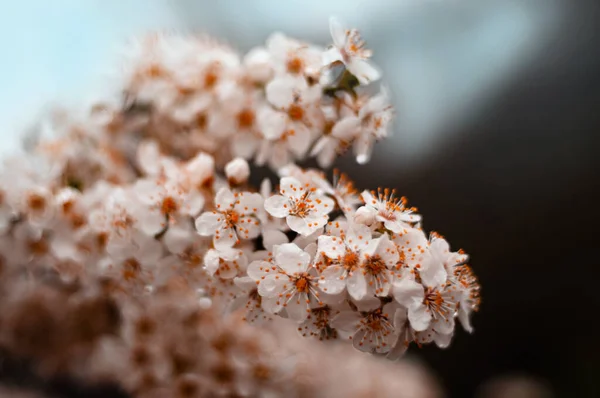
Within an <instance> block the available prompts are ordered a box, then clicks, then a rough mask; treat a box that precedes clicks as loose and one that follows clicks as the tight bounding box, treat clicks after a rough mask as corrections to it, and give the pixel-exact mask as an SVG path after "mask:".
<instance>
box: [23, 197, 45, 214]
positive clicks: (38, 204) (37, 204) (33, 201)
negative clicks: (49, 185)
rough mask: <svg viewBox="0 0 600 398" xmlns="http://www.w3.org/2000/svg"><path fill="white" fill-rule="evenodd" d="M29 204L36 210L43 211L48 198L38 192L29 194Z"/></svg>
mask: <svg viewBox="0 0 600 398" xmlns="http://www.w3.org/2000/svg"><path fill="white" fill-rule="evenodd" d="M27 206H29V208H30V209H31V210H34V211H42V210H44V209H45V208H46V199H45V198H44V197H43V196H41V195H38V194H36V193H34V194H32V195H30V196H29V199H28V200H27Z"/></svg>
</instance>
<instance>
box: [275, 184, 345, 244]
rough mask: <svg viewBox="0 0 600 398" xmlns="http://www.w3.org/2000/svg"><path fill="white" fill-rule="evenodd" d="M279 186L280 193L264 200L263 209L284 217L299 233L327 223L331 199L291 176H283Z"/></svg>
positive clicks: (278, 216)
mask: <svg viewBox="0 0 600 398" xmlns="http://www.w3.org/2000/svg"><path fill="white" fill-rule="evenodd" d="M280 186H281V187H280V193H281V195H274V196H271V197H270V198H269V199H267V200H266V201H265V210H267V212H268V213H269V214H271V215H272V216H273V217H277V218H283V217H285V218H286V221H287V224H288V225H289V227H290V228H291V229H292V230H294V231H296V232H298V233H299V234H301V235H310V234H311V233H313V232H314V231H316V230H317V229H319V228H321V227H323V226H324V225H325V224H327V220H328V219H329V217H328V216H327V215H328V214H329V213H330V212H331V211H332V210H333V206H334V202H333V200H331V199H330V198H328V197H327V196H324V195H321V194H319V193H318V192H317V191H316V189H314V188H309V187H308V186H306V185H302V184H301V183H300V181H298V180H297V179H295V178H293V177H283V178H282V179H281V183H280Z"/></svg>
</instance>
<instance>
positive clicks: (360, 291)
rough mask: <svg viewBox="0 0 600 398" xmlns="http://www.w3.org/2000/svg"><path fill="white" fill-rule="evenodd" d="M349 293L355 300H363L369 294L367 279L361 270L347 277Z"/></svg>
mask: <svg viewBox="0 0 600 398" xmlns="http://www.w3.org/2000/svg"><path fill="white" fill-rule="evenodd" d="M346 285H347V286H348V294H349V295H350V297H352V298H353V299H354V300H362V299H363V298H364V297H365V296H366V295H367V280H366V279H365V276H364V275H363V273H362V272H360V271H355V272H353V273H352V274H350V275H349V276H348V278H347V279H346Z"/></svg>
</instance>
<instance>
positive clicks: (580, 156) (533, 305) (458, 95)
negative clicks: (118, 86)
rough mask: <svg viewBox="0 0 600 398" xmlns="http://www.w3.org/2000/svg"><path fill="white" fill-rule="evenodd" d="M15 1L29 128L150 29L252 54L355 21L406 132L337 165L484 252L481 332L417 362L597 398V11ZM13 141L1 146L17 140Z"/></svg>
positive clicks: (16, 91) (13, 78) (11, 70)
mask: <svg viewBox="0 0 600 398" xmlns="http://www.w3.org/2000/svg"><path fill="white" fill-rule="evenodd" d="M9 3H10V2H7V3H6V4H4V3H3V5H2V9H3V10H2V11H3V12H2V13H0V14H2V15H3V16H1V17H0V22H2V18H4V19H6V21H4V22H6V23H4V25H3V26H4V28H3V29H5V31H3V34H2V35H0V36H2V37H0V40H1V41H0V43H3V44H5V46H4V47H5V49H6V51H7V57H6V59H5V62H4V64H5V65H4V66H3V68H5V71H4V73H2V74H0V75H1V76H0V78H1V79H2V80H1V81H0V83H2V84H3V87H5V90H4V91H5V92H4V94H2V96H0V104H3V103H4V104H6V106H4V111H3V112H5V113H6V115H9V114H10V115H17V116H20V117H21V119H22V120H26V119H27V115H28V114H29V110H28V108H26V107H24V106H23V104H27V105H31V106H40V105H43V100H42V99H40V98H49V99H51V98H50V97H55V98H59V99H62V100H65V99H68V98H73V97H76V95H79V94H81V93H84V92H85V91H89V90H90V87H92V86H93V83H94V82H96V81H97V80H96V79H95V78H90V76H96V75H95V73H98V72H100V73H104V72H105V70H104V69H102V68H100V67H98V65H99V64H98V62H97V61H98V60H101V59H104V58H106V57H107V54H110V53H111V52H112V51H113V47H114V46H115V45H116V44H118V42H119V40H121V39H122V38H123V37H126V36H128V35H130V34H134V33H138V32H141V31H144V30H146V29H148V28H164V27H167V28H182V29H184V30H186V29H187V30H199V29H200V30H205V31H208V32H209V33H213V34H215V35H218V36H221V37H225V38H226V39H227V40H228V41H230V42H231V43H232V44H234V45H236V46H237V47H238V48H240V49H242V50H246V49H248V48H250V47H251V46H254V45H258V44H261V43H262V42H264V39H265V38H266V37H267V35H268V34H269V33H270V32H272V31H274V30H283V31H284V32H286V33H288V34H289V35H291V36H296V37H299V38H303V39H306V40H310V41H315V42H317V43H322V44H324V43H326V42H328V29H327V19H328V16H329V15H332V14H334V15H338V16H340V17H342V18H343V19H345V20H346V21H348V22H349V23H351V24H352V25H355V26H358V27H359V28H360V29H361V30H362V31H363V33H364V36H365V37H366V39H367V41H368V43H369V45H370V46H371V47H372V48H374V50H375V52H376V55H375V61H376V62H377V63H378V64H379V65H380V66H381V67H382V69H383V70H384V73H385V79H386V81H387V83H389V85H390V86H391V88H392V91H393V93H394V97H395V100H396V107H397V110H398V123H397V131H396V133H395V135H394V137H393V138H392V139H390V140H388V141H386V142H385V143H384V144H380V145H379V146H377V147H376V150H375V154H374V156H373V160H372V162H371V163H370V164H369V165H367V166H364V167H359V166H358V165H356V164H355V163H354V161H353V160H352V159H350V158H348V157H346V158H344V159H342V160H341V161H339V162H338V164H337V165H336V166H337V167H339V168H340V169H342V170H343V171H346V172H348V174H350V175H351V176H352V177H353V178H354V179H355V180H356V181H357V185H358V186H359V187H360V188H374V187H376V186H387V187H395V188H397V189H398V190H399V191H400V192H401V194H403V195H406V196H408V197H409V199H410V203H411V204H413V205H415V206H417V207H418V208H419V210H420V212H421V213H422V214H424V215H425V224H424V225H425V228H426V229H428V230H432V229H433V230H436V231H438V232H440V233H442V234H443V235H444V236H446V237H447V239H448V240H449V241H450V242H451V244H452V245H453V247H454V248H456V249H458V248H464V249H465V250H466V251H467V252H468V253H469V254H470V255H471V264H472V266H473V268H474V269H475V271H476V273H477V275H478V276H479V278H480V281H481V284H482V286H483V291H482V295H483V303H482V306H481V311H480V312H479V313H478V314H475V317H474V326H475V333H474V334H473V335H470V336H469V335H467V334H466V333H465V332H463V331H459V332H458V333H457V335H456V337H455V340H454V342H453V344H452V345H451V347H450V348H449V349H447V350H439V349H437V348H434V347H428V348H424V349H421V350H419V349H413V350H411V352H410V356H411V357H413V358H414V359H416V360H422V361H424V362H425V363H426V364H427V365H428V367H429V368H430V370H431V371H432V372H433V373H434V374H436V375H437V376H438V378H439V380H440V382H441V383H442V385H443V386H444V388H445V389H446V391H447V392H448V394H449V395H450V396H452V397H470V396H479V397H492V395H490V394H491V393H490V391H491V390H490V388H489V386H490V384H489V383H492V382H493V381H494V380H497V379H498V378H507V377H508V378H510V377H519V378H525V379H529V380H533V381H535V382H537V383H538V385H539V386H542V387H540V388H541V389H542V390H545V391H548V392H549V393H550V394H551V395H550V396H558V397H600V359H599V357H600V343H599V340H600V339H599V338H598V337H599V336H600V332H599V331H598V326H597V325H598V322H597V319H596V316H600V299H599V298H598V297H599V295H598V288H597V286H598V282H599V281H600V279H599V278H598V277H599V276H600V272H598V270H597V268H598V267H600V259H599V258H597V257H596V255H597V254H599V253H600V245H599V244H598V243H597V236H598V234H597V232H596V224H595V223H596V222H597V221H600V210H599V204H598V203H597V200H598V193H600V189H599V188H600V173H599V172H598V171H599V170H600V154H598V152H599V150H600V139H598V135H599V133H600V116H599V110H600V91H599V89H600V73H599V71H600V22H599V21H600V3H599V2H597V1H593V0H578V1H575V0H480V1H460V0H430V1H402V0H379V1H352V0H346V1H341V0H330V1H328V2H324V1H309V0H304V1H288V2H274V1H267V0H254V1H192V0H181V1H166V0H165V1H162V0H161V1H156V2H153V3H152V5H150V4H147V3H145V2H142V1H138V0H135V1H133V0H132V1H130V2H127V4H126V5H124V4H120V3H119V2H117V1H105V2H96V1H91V2H89V3H87V4H86V5H81V3H78V2H74V1H64V2H62V3H61V6H62V8H61V7H57V6H48V5H47V4H45V3H44V2H41V1H40V2H35V1H24V2H22V3H19V4H16V3H15V4H13V5H8V4H9ZM49 7H50V8H51V10H50V8H49ZM50 11H51V12H50ZM11 13H12V14H11ZM19 18H21V19H19ZM15 21H16V22H15ZM11 23H12V25H11ZM7 24H8V25H7ZM9 29H12V30H13V31H14V30H15V29H17V30H18V31H19V32H20V34H19V35H16V36H15V35H12V36H10V37H7V34H6V33H7V32H6V30H9ZM92 48H95V49H96V51H90V50H91V49H92ZM38 49H39V51H38ZM29 50H31V51H29ZM32 54H33V55H32ZM65 57H69V58H65ZM67 60H68V62H67ZM22 68H25V70H26V72H27V73H28V74H29V75H24V72H23V71H22V70H20V69H22ZM18 69H19V70H18ZM0 71H1V70H0ZM90 82H91V83H90ZM59 88H60V89H59ZM11 90H12V91H11ZM20 99H22V101H20ZM19 101H20V102H19ZM10 104H13V105H11V106H13V108H10V106H9V105H10ZM15 104H16V105H15ZM17 108H18V109H17ZM11 109H12V110H11ZM29 109H31V108H29ZM16 110H21V112H15V111H16ZM13 119H15V118H14V117H13ZM17 119H18V118H17ZM2 120H3V122H5V121H6V120H8V119H7V117H5V116H4V114H2ZM15 120H16V119H15ZM17 121H18V120H17ZM11 123H12V122H11ZM9 124H10V123H8V122H5V124H4V126H8V125H9ZM10 125H11V126H12V124H10ZM4 130H5V131H8V130H7V129H6V128H5V129H4ZM4 134H5V135H4V136H3V140H2V149H3V150H5V151H6V150H9V149H10V148H12V145H13V143H14V141H15V140H14V138H15V137H14V135H9V134H7V133H4ZM498 388H499V387H498ZM498 388H496V389H494V388H492V390H493V391H495V393H498V391H499V390H498ZM507 394H508V395H507ZM494 396H497V397H500V396H503V397H504V396H507V397H508V396H515V397H516V395H514V394H513V395H510V393H508V392H507V393H506V394H505V395H494ZM529 396H531V397H533V396H535V395H529ZM538 396H547V395H538Z"/></svg>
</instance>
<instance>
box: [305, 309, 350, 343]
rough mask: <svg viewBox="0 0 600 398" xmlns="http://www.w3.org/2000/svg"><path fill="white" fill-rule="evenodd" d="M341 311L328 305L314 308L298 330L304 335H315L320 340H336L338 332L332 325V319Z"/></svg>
mask: <svg viewBox="0 0 600 398" xmlns="http://www.w3.org/2000/svg"><path fill="white" fill-rule="evenodd" d="M339 312H340V311H338V310H335V309H334V308H332V307H330V306H328V305H326V306H323V307H317V308H313V309H311V310H310V313H309V314H308V317H306V319H305V320H304V322H302V323H301V324H299V325H298V332H299V333H300V334H301V335H302V336H303V337H314V338H316V339H319V340H320V341H323V340H335V339H337V338H338V333H337V330H336V329H334V328H333V327H332V326H331V321H332V319H333V318H334V317H335V316H336V315H337V314H338V313H339Z"/></svg>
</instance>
